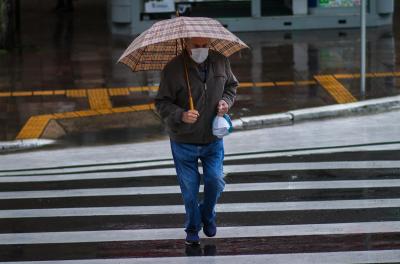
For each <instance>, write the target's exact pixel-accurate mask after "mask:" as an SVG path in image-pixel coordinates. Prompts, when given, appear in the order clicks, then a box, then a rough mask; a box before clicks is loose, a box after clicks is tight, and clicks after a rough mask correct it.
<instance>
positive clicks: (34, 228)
mask: <svg viewBox="0 0 400 264" xmlns="http://www.w3.org/2000/svg"><path fill="white" fill-rule="evenodd" d="M366 160H369V161H376V162H379V161H385V160H392V161H393V162H396V161H399V160H400V152H399V151H358V152H343V153H340V152H339V153H332V154H313V155H295V156H283V157H271V158H262V159H251V160H249V159H240V160H238V161H235V162H232V161H229V162H228V161H227V162H226V164H225V166H229V164H230V165H233V164H234V165H240V164H243V165H244V164H274V163H286V164H287V165H288V166H289V165H290V164H291V163H294V162H309V163H310V164H311V163H312V162H317V163H318V162H327V161H329V162H336V161H347V162H357V161H366ZM167 167H168V166H167ZM169 167H170V166H169ZM151 168H152V167H148V168H146V169H151ZM48 169H50V168H48ZM82 169H84V166H83V167H82ZM45 170H46V169H45ZM45 170H44V171H45ZM29 172H31V173H33V172H35V171H29V170H28V171H25V174H26V175H29ZM77 173H80V172H77ZM108 173H110V174H115V173H118V171H112V170H111V171H109V172H108ZM399 175H400V169H396V168H395V169H385V168H383V169H363V168H360V169H351V168H349V169H325V170H312V169H304V170H294V171H293V170H288V171H285V170H281V171H264V172H257V173H230V174H228V175H227V176H226V182H227V183H228V184H236V183H250V182H253V183H267V182H271V183H272V182H287V183H290V182H307V181H309V182H322V183H326V184H327V185H329V182H330V181H338V180H342V181H354V180H355V181H363V180H388V179H392V180H398V179H399ZM4 176H7V175H6V174H5V175H4ZM60 176H62V175H54V177H60ZM18 177H24V176H22V175H21V176H18ZM37 177H40V174H39V175H38V176H37ZM172 185H177V181H176V178H175V176H165V175H154V176H147V177H145V176H143V177H132V178H129V177H128V178H113V179H107V178H104V179H93V180H60V181H52V182H43V181H42V182H29V183H18V182H10V183H2V184H1V186H0V191H1V192H4V191H13V192H19V191H40V190H54V191H55V192H57V190H69V189H71V190H72V189H93V188H111V189H112V188H118V187H139V186H172ZM399 194H400V188H399V187H390V186H389V187H371V188H364V187H361V186H360V187H357V186H354V188H338V189H331V188H326V189H324V188H323V187H322V188H320V189H307V188H306V189H300V190H297V189H290V188H289V189H282V190H266V191H235V192H225V193H223V194H222V197H221V198H220V200H219V203H220V204H225V203H261V202H267V203H268V202H306V201H342V200H343V201H346V200H358V201H363V200H367V199H387V201H389V200H391V199H398V198H400V195H399ZM181 204H182V198H181V195H180V194H178V193H177V194H147V195H144V194H138V195H114V196H103V195H102V194H101V193H99V194H98V196H92V197H85V196H81V197H64V198H24V199H1V200H0V210H1V211H2V210H6V209H8V210H11V209H14V210H15V209H40V208H41V209H50V208H81V207H120V206H148V205H159V206H160V205H161V206H163V205H181ZM182 206H183V205H182ZM399 220H400V211H399V208H398V207H395V206H394V207H390V206H389V207H386V208H385V207H373V208H352V209H344V208H342V209H328V208H326V209H318V210H295V211H287V210H282V211H261V212H252V211H248V212H220V213H218V217H217V223H218V226H220V227H241V226H277V227H278V226H280V225H310V224H327V223H330V224H333V223H337V224H342V223H368V222H385V221H399ZM183 222H184V215H183V214H182V213H178V214H167V213H162V214H156V215H152V214H147V215H146V214H144V215H135V214H133V215H132V214H129V213H128V214H126V215H98V216H79V215H77V216H63V217H40V216H39V217H27V218H19V217H14V218H0V234H7V233H15V234H18V233H36V232H72V231H79V232H80V231H99V230H136V229H153V228H182V225H183ZM182 232H183V228H182ZM399 237H400V234H399V233H396V232H389V233H388V232H383V233H381V232H374V231H373V230H371V231H370V232H367V233H363V234H341V235H329V234H326V235H297V236H276V237H251V236H250V237H248V238H218V237H217V238H214V239H208V240H204V241H203V243H202V246H201V247H186V246H185V245H184V243H183V240H176V239H169V240H162V239H161V240H155V241H145V240H139V241H115V242H101V241H98V242H86V243H81V242H80V243H74V242H72V243H51V244H48V243H46V244H32V243H29V244H17V245H7V244H3V245H0V261H33V260H53V261H55V260H65V259H71V260H73V259H96V258H123V257H128V258H133V257H144V258H147V257H173V256H200V255H202V256H205V255H207V256H214V255H240V254H277V253H282V254H287V253H306V252H314V253H315V252H337V251H357V250H360V251H364V250H383V249H391V250H393V249H399V248H400V240H399Z"/></svg>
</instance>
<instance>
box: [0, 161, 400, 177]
mask: <svg viewBox="0 0 400 264" xmlns="http://www.w3.org/2000/svg"><path fill="white" fill-rule="evenodd" d="M239 159H242V158H239ZM154 166H167V167H169V168H160V169H153V167H154ZM398 168H400V161H351V162H350V161H339V162H305V163H300V162H299V163H296V162H290V163H271V164H243V165H225V166H224V172H225V173H240V172H249V173H251V172H268V171H270V172H271V171H299V170H338V169H398ZM99 170H107V172H99ZM110 170H130V171H117V172H112V171H110ZM74 174H75V175H74ZM77 175H80V176H79V177H81V178H76V177H77ZM156 175H163V176H169V175H170V176H171V175H176V171H175V169H174V167H173V161H172V160H165V161H152V162H143V163H133V164H111V165H98V166H95V167H88V168H79V167H78V168H65V169H47V170H35V171H34V172H32V173H29V174H25V175H24V173H23V172H19V171H15V172H2V173H1V175H0V176H1V177H0V182H10V181H11V182H13V181H14V180H15V182H29V181H34V182H40V181H61V180H62V181H66V180H76V179H103V178H125V177H146V176H156ZM7 176H8V177H7ZM12 176H15V177H17V179H15V177H14V178H13V177H12ZM47 176H48V177H47Z"/></svg>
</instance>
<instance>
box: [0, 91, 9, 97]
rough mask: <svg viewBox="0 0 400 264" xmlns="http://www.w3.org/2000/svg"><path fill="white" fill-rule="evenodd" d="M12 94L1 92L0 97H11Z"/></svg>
mask: <svg viewBox="0 0 400 264" xmlns="http://www.w3.org/2000/svg"><path fill="white" fill-rule="evenodd" d="M10 96H11V93H10V92H1V93H0V97H10Z"/></svg>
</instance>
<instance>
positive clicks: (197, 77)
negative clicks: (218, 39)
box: [155, 38, 238, 245]
mask: <svg viewBox="0 0 400 264" xmlns="http://www.w3.org/2000/svg"><path fill="white" fill-rule="evenodd" d="M185 43H186V49H185V50H184V52H183V53H182V54H181V55H179V56H176V57H175V58H174V59H172V60H171V61H170V62H169V63H168V64H167V65H166V66H165V68H164V70H163V71H162V73H161V82H160V88H159V91H158V94H157V96H156V98H155V104H156V108H157V111H158V112H159V114H160V116H161V117H162V118H163V120H164V121H165V123H166V124H167V130H168V133H169V136H170V139H171V150H172V155H173V158H174V163H175V168H176V173H177V178H178V181H179V185H180V188H181V192H182V197H183V201H184V204H185V210H186V223H185V231H186V234H187V235H186V244H188V245H198V244H199V243H200V239H199V235H198V232H199V231H200V230H201V228H202V225H203V232H204V234H205V235H206V236H208V237H213V236H215V234H216V232H217V227H216V221H215V216H216V215H215V204H216V203H217V200H218V198H219V196H220V194H221V192H222V190H223V189H224V186H225V181H224V179H223V168H222V163H223V159H224V147H223V140H222V139H219V138H217V137H215V136H214V135H213V134H212V121H213V119H214V118H215V116H216V115H217V114H218V115H220V116H223V115H224V114H226V113H227V112H228V110H229V109H230V108H231V107H232V105H233V103H234V99H235V96H236V88H237V86H238V81H237V80H236V78H235V76H234V75H233V73H232V71H231V68H230V63H229V60H228V58H226V57H225V56H223V55H221V54H220V53H217V52H215V51H213V50H210V49H209V45H210V40H209V39H207V38H191V39H186V41H185ZM183 56H185V58H183ZM184 59H185V61H186V65H187V71H188V77H189V81H190V85H191V93H192V97H193V101H194V106H195V109H196V110H189V109H190V107H189V93H188V88H187V85H186V80H185V67H184ZM199 159H200V160H201V163H202V167H203V181H204V199H203V201H201V202H200V203H199V201H198V197H197V196H198V193H199V186H200V174H199V171H198V161H199Z"/></svg>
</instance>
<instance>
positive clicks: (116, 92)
mask: <svg viewBox="0 0 400 264" xmlns="http://www.w3.org/2000/svg"><path fill="white" fill-rule="evenodd" d="M317 76H318V75H317ZM326 76H330V75H326ZM332 76H334V78H336V79H353V78H360V74H359V73H354V74H351V73H350V74H349V73H346V74H333V75H332ZM366 77H375V78H379V77H400V72H371V73H367V74H366ZM315 84H317V82H316V81H314V80H303V81H277V82H254V83H253V82H243V83H240V86H239V88H249V87H274V86H294V85H315ZM98 89H101V90H107V91H108V93H109V96H127V95H129V94H130V92H149V91H150V92H154V91H158V86H134V87H120V88H90V89H71V90H67V91H65V90H35V91H16V92H0V97H9V96H32V95H42V96H50V95H65V94H66V95H67V96H68V97H86V96H87V93H88V91H89V90H98Z"/></svg>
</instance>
